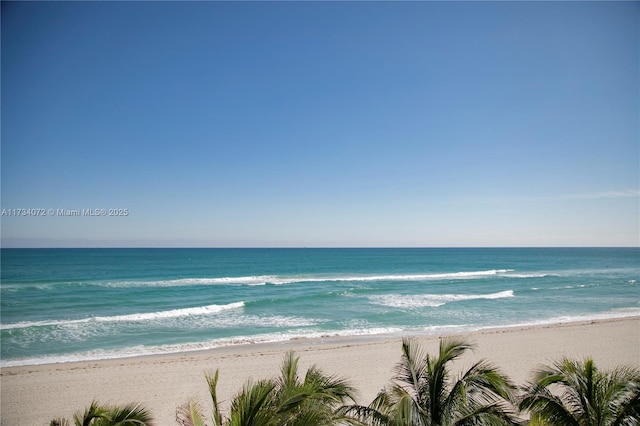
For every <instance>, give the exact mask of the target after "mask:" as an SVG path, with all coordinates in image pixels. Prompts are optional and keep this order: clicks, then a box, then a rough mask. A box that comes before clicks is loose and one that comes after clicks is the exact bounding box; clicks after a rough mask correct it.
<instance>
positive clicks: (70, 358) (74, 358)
mask: <svg viewBox="0 0 640 426" xmlns="http://www.w3.org/2000/svg"><path fill="white" fill-rule="evenodd" d="M633 317H640V310H636V309H631V308H630V309H628V310H627V312H624V311H621V312H619V313H618V314H612V313H603V314H594V315H582V316H576V317H556V318H550V319H546V320H541V321H539V322H524V323H514V324H501V325H485V326H482V325H478V326H465V325H459V326H434V327H433V329H432V330H429V331H427V330H426V329H425V330H400V331H385V332H380V333H375V332H374V333H366V332H365V333H362V334H344V335H343V334H340V331H335V332H332V331H327V332H326V333H317V335H316V334H314V335H310V336H304V335H301V336H294V337H290V338H285V339H282V340H264V341H260V340H258V341H253V340H252V339H251V338H250V337H248V336H239V337H238V339H239V340H245V341H242V342H241V343H233V342H232V343H227V344H224V343H220V344H218V342H217V341H211V342H194V343H190V344H185V347H184V348H181V349H166V348H165V349H164V350H158V348H162V346H159V347H156V349H155V350H156V351H154V349H150V350H149V352H141V353H133V352H122V353H117V354H109V355H102V356H98V355H95V356H90V355H89V356H86V355H84V353H79V354H76V355H66V356H61V357H60V358H56V357H45V358H28V359H17V360H9V361H6V362H3V361H2V360H1V359H0V369H10V368H19V367H36V366H46V365H62V364H76V363H79V364H82V363H94V362H104V361H119V360H129V359H136V358H146V357H163V356H170V357H171V356H176V355H179V354H185V355H187V354H198V353H203V352H205V353H206V352H210V351H225V350H231V351H235V350H240V351H241V350H242V348H244V347H250V348H256V347H263V346H264V347H268V346H272V345H273V346H276V347H279V346H282V345H295V344H296V343H297V342H327V341H335V343H336V344H337V343H339V342H341V341H349V342H350V341H352V340H353V341H357V342H360V343H361V342H367V341H380V340H390V339H399V338H401V337H404V336H411V337H416V338H429V337H434V336H445V335H449V334H470V333H478V332H482V331H490V330H509V329H521V328H529V327H545V326H553V325H560V324H573V323H582V322H590V321H609V320H617V319H625V318H633ZM207 344H209V345H210V346H208V347H207ZM167 346H172V345H167ZM198 346H202V347H198ZM196 347H197V348H196ZM194 348H195V349H194Z"/></svg>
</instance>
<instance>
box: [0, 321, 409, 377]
mask: <svg viewBox="0 0 640 426" xmlns="http://www.w3.org/2000/svg"><path fill="white" fill-rule="evenodd" d="M400 331H402V329H400V328H396V327H371V328H366V327H365V328H355V329H348V330H331V331H320V330H294V331H291V330H290V331H284V332H276V333H264V334H258V335H252V336H236V337H227V338H220V339H214V340H209V341H203V342H188V343H181V344H170V345H157V346H141V345H138V346H132V347H128V348H124V349H113V350H101V349H99V350H92V351H86V352H81V353H74V354H67V355H58V356H45V357H34V358H22V359H12V360H1V361H0V367H3V368H4V367H14V366H20V365H39V364H55V363H66V362H76V361H95V360H103V359H116V358H131V357H136V356H143V355H160V354H172V353H180V352H193V351H201V350H208V349H215V348H221V347H229V346H237V345H248V344H260V343H277V342H287V341H291V340H296V339H322V338H331V337H349V336H373V335H381V334H388V333H397V332H400Z"/></svg>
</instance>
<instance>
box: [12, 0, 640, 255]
mask: <svg viewBox="0 0 640 426" xmlns="http://www.w3.org/2000/svg"><path fill="white" fill-rule="evenodd" d="M1 19H2V22H1V24H2V25H1V28H2V30H1V31H2V34H1V35H2V39H1V41H2V63H1V69H2V145H1V149H2V151H1V161H2V164H1V166H2V171H1V173H2V175H1V178H2V180H1V185H2V188H1V189H2V209H4V210H3V216H2V218H1V220H2V244H3V247H24V246H32V247H69V246H72V247H84V246H98V247H100V246H105V247H110V246H117V247H124V246H138V247H140V246H174V247H175V246H189V247H199V246H212V247H219V246H222V247H228V246H231V247H235V246H293V247H298V246H309V247H313V246H436V247H437V246H638V245H640V225H639V222H640V154H639V145H640V130H639V127H640V124H639V122H640V109H639V97H640V90H639V75H640V70H639V54H640V3H639V2H399V3H398V2H393V3H392V2H348V3H338V2H238V3H229V2H6V1H3V2H2V16H1ZM7 209H45V210H46V211H49V214H48V215H47V216H46V217H35V216H23V215H21V214H22V213H19V214H20V215H18V216H15V212H11V211H9V210H7ZM59 209H68V210H76V209H78V210H81V211H82V209H106V210H107V212H108V211H109V210H110V209H127V216H124V217H122V216H121V217H109V216H106V217H103V216H99V217H95V216H80V217H77V216H72V217H63V216H62V215H61V214H60V212H59ZM52 212H55V214H53V215H52V214H51V213H52ZM84 213H85V212H84V211H82V214H84Z"/></svg>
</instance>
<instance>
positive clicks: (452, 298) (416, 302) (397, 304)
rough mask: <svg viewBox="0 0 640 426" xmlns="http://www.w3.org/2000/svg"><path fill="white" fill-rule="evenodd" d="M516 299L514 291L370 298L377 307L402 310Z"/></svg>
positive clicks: (392, 295) (396, 295)
mask: <svg viewBox="0 0 640 426" xmlns="http://www.w3.org/2000/svg"><path fill="white" fill-rule="evenodd" d="M509 297H514V294H513V290H505V291H500V292H498V293H491V294H412V295H402V294H388V295H375V296H369V300H370V301H371V302H372V303H375V304H377V305H383V306H388V307H391V308H400V309H416V308H436V307H438V306H442V305H444V304H446V303H449V302H459V301H463V300H477V299H503V298H509Z"/></svg>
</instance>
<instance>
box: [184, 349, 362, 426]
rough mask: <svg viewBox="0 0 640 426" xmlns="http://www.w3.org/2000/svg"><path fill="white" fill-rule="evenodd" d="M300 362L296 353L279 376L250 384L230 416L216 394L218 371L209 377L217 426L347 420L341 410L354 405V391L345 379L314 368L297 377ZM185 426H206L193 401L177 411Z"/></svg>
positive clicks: (288, 357)
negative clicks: (225, 414)
mask: <svg viewBox="0 0 640 426" xmlns="http://www.w3.org/2000/svg"><path fill="white" fill-rule="evenodd" d="M298 361H299V358H298V357H296V356H295V355H294V353H293V352H291V351H290V352H289V353H287V355H286V356H285V358H284V361H283V364H282V368H281V370H280V376H279V377H277V378H273V379H266V380H261V381H259V382H256V383H253V382H251V381H250V382H248V383H247V384H245V386H244V387H243V389H242V390H241V391H240V392H239V393H238V394H236V395H235V396H234V397H233V399H232V400H231V406H230V409H229V416H228V417H227V418H226V419H225V418H224V417H223V415H222V412H221V410H220V404H219V401H218V396H217V392H216V388H217V384H218V371H217V370H216V372H215V373H214V374H206V379H207V384H208V385H209V393H210V394H211V399H212V402H213V416H212V420H213V424H214V425H215V426H249V425H252V426H271V425H274V426H276V425H277V426H307V425H318V426H322V425H335V424H338V423H340V422H341V421H343V420H344V416H343V415H342V414H340V412H339V408H340V407H341V406H343V405H344V404H345V403H346V402H347V401H349V400H350V401H352V402H354V389H353V388H352V387H351V386H349V385H348V384H347V382H346V381H345V380H344V379H341V378H337V377H335V376H327V375H326V374H324V373H323V372H322V371H321V370H320V369H319V368H318V367H316V366H315V365H314V366H311V367H310V368H309V369H308V370H307V372H306V374H305V377H304V379H303V380H301V379H300V377H299V375H298ZM176 419H177V421H178V423H179V424H181V425H183V426H206V423H205V419H204V416H203V415H202V410H201V409H200V407H199V406H198V404H197V403H196V402H194V401H190V402H188V403H187V404H185V405H183V406H181V407H180V408H179V409H178V412H177V416H176Z"/></svg>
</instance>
